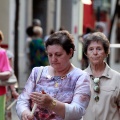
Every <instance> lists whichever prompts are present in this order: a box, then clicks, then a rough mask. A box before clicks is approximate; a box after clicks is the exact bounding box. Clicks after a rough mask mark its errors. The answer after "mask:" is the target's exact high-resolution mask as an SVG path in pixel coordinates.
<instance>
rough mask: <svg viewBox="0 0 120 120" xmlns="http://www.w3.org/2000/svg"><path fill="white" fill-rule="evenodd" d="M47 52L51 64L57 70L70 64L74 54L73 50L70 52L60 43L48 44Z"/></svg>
mask: <svg viewBox="0 0 120 120" xmlns="http://www.w3.org/2000/svg"><path fill="white" fill-rule="evenodd" d="M47 54H48V59H49V63H50V65H51V66H52V67H53V68H54V69H56V70H59V71H60V70H63V69H65V68H66V67H67V66H68V65H69V64H70V58H71V56H72V50H71V52H70V54H67V53H66V51H65V50H64V49H63V48H62V47H61V46H60V45H48V47H47Z"/></svg>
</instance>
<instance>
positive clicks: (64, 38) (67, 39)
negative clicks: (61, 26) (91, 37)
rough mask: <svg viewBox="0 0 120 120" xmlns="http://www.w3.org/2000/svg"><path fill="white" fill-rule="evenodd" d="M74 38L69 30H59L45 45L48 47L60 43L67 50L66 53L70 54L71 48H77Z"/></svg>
mask: <svg viewBox="0 0 120 120" xmlns="http://www.w3.org/2000/svg"><path fill="white" fill-rule="evenodd" d="M73 40H74V39H73V36H72V35H71V34H70V33H69V32H68V31H67V30H63V31H58V32H55V33H53V34H52V35H51V36H50V37H49V38H48V39H47V40H46V42H45V47H46V49H47V47H48V46H49V45H60V46H61V47H62V48H63V49H64V50H65V51H66V53H67V54H69V53H70V50H71V48H72V49H73V51H74V50H75V45H74V42H73ZM73 54H74V52H73ZM72 57H73V55H72Z"/></svg>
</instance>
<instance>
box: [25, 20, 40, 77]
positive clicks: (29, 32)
mask: <svg viewBox="0 0 120 120" xmlns="http://www.w3.org/2000/svg"><path fill="white" fill-rule="evenodd" d="M35 26H38V27H41V21H40V20H39V19H33V21H32V25H30V26H29V27H27V29H26V33H27V36H28V37H27V39H26V41H25V55H26V57H25V59H26V70H25V71H26V73H27V74H28V76H29V74H30V67H31V65H30V56H29V54H30V49H29V43H30V42H31V41H32V39H33V37H34V31H33V29H34V27H35Z"/></svg>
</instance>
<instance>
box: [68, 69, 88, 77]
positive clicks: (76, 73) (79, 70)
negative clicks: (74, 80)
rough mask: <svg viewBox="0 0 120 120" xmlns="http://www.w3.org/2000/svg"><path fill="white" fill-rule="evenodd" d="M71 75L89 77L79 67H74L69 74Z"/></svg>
mask: <svg viewBox="0 0 120 120" xmlns="http://www.w3.org/2000/svg"><path fill="white" fill-rule="evenodd" d="M69 74H71V75H75V76H82V75H88V73H87V72H86V71H84V70H82V69H80V68H78V67H74V69H73V70H72V71H71V72H70V73H69Z"/></svg>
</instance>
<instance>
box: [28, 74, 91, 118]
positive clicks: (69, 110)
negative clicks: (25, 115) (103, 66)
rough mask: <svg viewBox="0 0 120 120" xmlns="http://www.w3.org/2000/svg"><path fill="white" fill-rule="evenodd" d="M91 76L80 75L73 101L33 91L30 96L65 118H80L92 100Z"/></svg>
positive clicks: (37, 102)
mask: <svg viewBox="0 0 120 120" xmlns="http://www.w3.org/2000/svg"><path fill="white" fill-rule="evenodd" d="M89 80H90V77H89V76H88V75H87V74H84V75H82V76H81V77H79V79H78V81H77V83H76V87H75V90H74V97H73V101H72V102H71V103H70V104H68V103H62V102H60V101H57V100H55V99H54V98H52V97H51V96H49V95H48V94H43V93H38V92H33V93H32V94H31V95H30V97H31V99H32V100H33V101H34V102H35V103H36V104H38V105H40V106H43V107H44V108H48V109H50V110H52V111H54V112H55V113H56V114H57V115H59V116H61V117H62V118H63V119H65V120H78V119H80V118H81V117H82V116H83V115H84V114H85V110H86V108H87V106H88V103H89V100H90V83H89Z"/></svg>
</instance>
